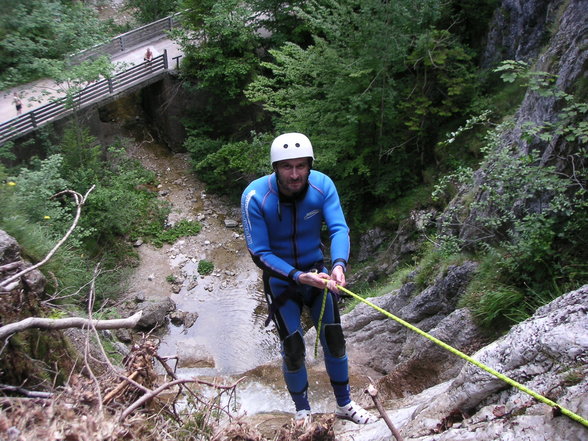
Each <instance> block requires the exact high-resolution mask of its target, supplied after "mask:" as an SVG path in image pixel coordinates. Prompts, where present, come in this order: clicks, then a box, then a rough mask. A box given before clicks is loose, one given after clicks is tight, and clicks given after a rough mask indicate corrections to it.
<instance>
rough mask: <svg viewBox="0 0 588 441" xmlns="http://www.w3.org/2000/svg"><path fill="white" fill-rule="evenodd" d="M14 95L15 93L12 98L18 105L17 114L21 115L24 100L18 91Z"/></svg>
mask: <svg viewBox="0 0 588 441" xmlns="http://www.w3.org/2000/svg"><path fill="white" fill-rule="evenodd" d="M13 95H14V98H12V103H13V104H14V106H15V107H16V114H17V115H21V114H22V101H21V100H20V97H19V96H18V94H17V93H16V92H14V94H13Z"/></svg>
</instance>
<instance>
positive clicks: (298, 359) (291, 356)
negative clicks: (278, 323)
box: [284, 332, 305, 371]
mask: <svg viewBox="0 0 588 441" xmlns="http://www.w3.org/2000/svg"><path fill="white" fill-rule="evenodd" d="M304 355H305V350H304V340H303V339H302V335H300V332H294V333H293V334H290V335H289V336H288V337H286V338H285V340H284V362H285V363H286V367H287V368H288V370H289V371H297V370H298V369H300V368H301V367H302V366H304Z"/></svg>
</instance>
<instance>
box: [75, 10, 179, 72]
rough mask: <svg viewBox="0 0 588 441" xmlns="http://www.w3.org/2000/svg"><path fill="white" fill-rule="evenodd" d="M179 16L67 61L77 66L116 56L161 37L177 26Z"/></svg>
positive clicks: (131, 32) (86, 51) (83, 52)
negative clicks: (99, 58)
mask: <svg viewBox="0 0 588 441" xmlns="http://www.w3.org/2000/svg"><path fill="white" fill-rule="evenodd" d="M181 14H182V12H178V13H176V14H174V15H170V16H168V17H165V18H162V19H160V20H157V21H154V22H153V23H149V24H146V25H145V26H141V27H140V28H136V29H133V30H132V31H129V32H126V33H124V34H121V35H118V36H116V37H114V38H112V39H111V40H110V42H108V43H103V44H98V45H96V46H94V47H91V48H90V49H86V50H84V51H82V52H79V53H77V54H74V55H72V56H70V57H69V61H70V63H72V64H79V63H81V62H83V61H86V60H91V59H94V58H96V57H99V56H100V55H105V54H108V55H116V54H118V53H120V52H124V51H126V50H128V49H129V48H132V47H134V46H137V45H138V44H141V43H143V42H145V41H147V40H151V39H153V38H155V37H159V36H163V35H164V34H165V32H166V31H169V30H171V29H173V28H174V27H177V26H179V24H180V23H179V16H180V15H181Z"/></svg>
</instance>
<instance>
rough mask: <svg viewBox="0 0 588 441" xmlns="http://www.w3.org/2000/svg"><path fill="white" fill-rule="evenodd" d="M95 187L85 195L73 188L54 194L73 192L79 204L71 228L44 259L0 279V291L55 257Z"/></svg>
mask: <svg viewBox="0 0 588 441" xmlns="http://www.w3.org/2000/svg"><path fill="white" fill-rule="evenodd" d="M94 187H95V185H92V186H91V187H90V189H89V190H88V191H87V192H86V194H85V195H84V196H82V195H81V194H80V193H78V192H76V191H73V190H65V191H61V192H59V193H57V194H55V195H53V197H54V198H55V197H58V196H61V195H63V194H71V195H72V196H73V198H74V200H75V202H76V206H77V209H76V216H75V218H74V220H73V222H72V224H71V226H70V227H69V230H67V233H65V235H64V236H63V237H62V238H61V239H60V240H59V242H57V244H56V245H55V246H54V247H53V249H52V250H51V251H49V253H48V254H47V255H46V256H45V258H44V259H43V260H41V261H40V262H38V263H36V264H35V265H33V266H30V267H28V268H26V269H24V270H22V271H20V272H18V273H16V274H14V275H13V276H10V277H8V278H7V279H5V280H2V281H0V291H2V290H3V289H4V290H5V289H6V288H7V287H8V286H9V285H11V283H12V282H14V281H15V280H17V279H19V278H20V277H22V276H24V275H25V274H27V273H29V272H31V271H33V270H35V269H37V268H39V267H40V266H43V265H45V264H46V263H47V262H48V261H49V259H51V258H52V257H53V255H54V254H55V253H56V252H57V250H58V249H59V248H60V247H61V245H63V244H64V242H65V241H66V240H67V239H68V237H69V236H70V235H71V233H72V232H73V230H74V229H75V228H76V226H77V225H78V222H79V220H80V216H81V214H82V205H84V203H85V202H86V199H87V197H88V195H89V194H90V192H91V191H92V190H94Z"/></svg>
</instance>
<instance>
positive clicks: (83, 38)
mask: <svg viewBox="0 0 588 441" xmlns="http://www.w3.org/2000/svg"><path fill="white" fill-rule="evenodd" d="M0 5H1V8H2V14H0V90H6V89H8V88H9V87H12V86H15V85H19V84H23V83H26V82H28V81H33V80H37V79H39V78H45V77H52V76H53V75H52V73H54V72H55V71H56V70H60V69H63V67H64V66H66V65H67V63H66V60H65V57H66V56H67V55H71V54H74V53H76V52H78V51H81V50H82V49H86V48H89V47H92V46H93V45H95V44H98V43H101V42H103V41H105V40H106V39H107V38H108V36H109V35H110V33H111V29H112V27H113V25H112V24H111V23H105V22H103V21H101V20H100V19H99V18H98V17H97V15H96V13H95V12H94V10H92V9H90V8H88V7H87V6H85V5H84V3H82V2H76V1H69V0H19V1H11V0H2V1H1V2H0Z"/></svg>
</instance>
